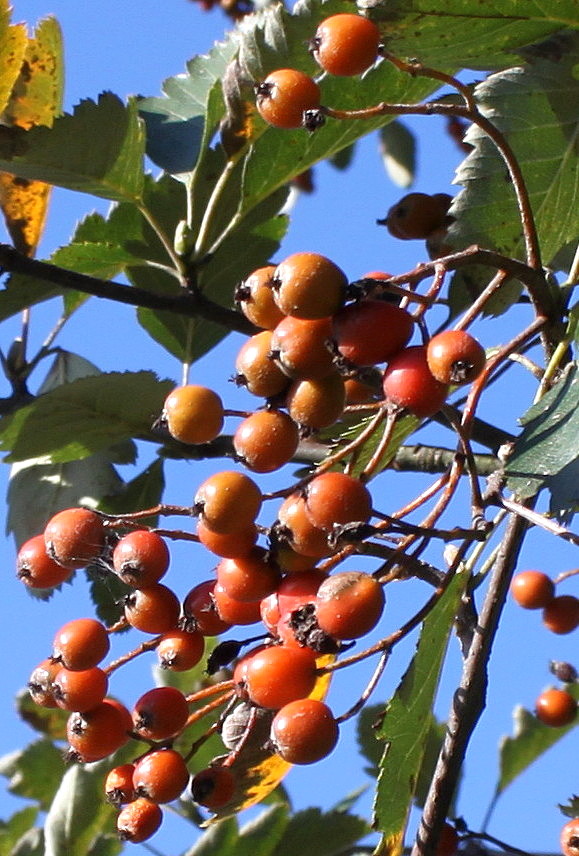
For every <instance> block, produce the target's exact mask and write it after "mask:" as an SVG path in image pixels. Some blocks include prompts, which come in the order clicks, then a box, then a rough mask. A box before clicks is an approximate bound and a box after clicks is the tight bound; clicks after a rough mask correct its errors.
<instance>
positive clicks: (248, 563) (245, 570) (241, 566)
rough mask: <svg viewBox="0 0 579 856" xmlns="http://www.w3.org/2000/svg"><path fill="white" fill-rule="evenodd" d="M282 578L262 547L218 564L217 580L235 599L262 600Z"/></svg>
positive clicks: (273, 589)
mask: <svg viewBox="0 0 579 856" xmlns="http://www.w3.org/2000/svg"><path fill="white" fill-rule="evenodd" d="M280 580H281V574H280V572H279V570H278V568H277V567H276V566H275V565H274V564H272V563H271V562H270V561H269V560H268V559H267V554H266V551H265V550H264V549H263V548H262V547H254V549H253V550H252V551H251V553H249V554H248V555H247V556H240V557H239V558H237V559H223V560H222V561H221V562H219V564H218V565H217V582H218V583H219V584H220V586H221V587H222V588H223V589H225V592H226V593H227V594H228V595H229V597H232V598H233V599H234V600H241V601H252V600H261V599H262V598H264V597H267V595H268V594H271V592H273V591H275V589H276V588H277V587H278V585H279V583H280Z"/></svg>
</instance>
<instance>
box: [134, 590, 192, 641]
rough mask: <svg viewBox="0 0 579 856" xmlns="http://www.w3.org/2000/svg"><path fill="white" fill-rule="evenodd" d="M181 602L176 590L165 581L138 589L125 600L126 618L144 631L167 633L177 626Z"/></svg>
mask: <svg viewBox="0 0 579 856" xmlns="http://www.w3.org/2000/svg"><path fill="white" fill-rule="evenodd" d="M180 613H181V604H180V603H179V599H178V597H177V595H176V594H175V592H174V591H173V590H172V589H170V588H168V587H167V586H164V585H163V583H154V584H153V585H151V586H148V587H147V588H145V589H137V590H136V591H134V592H133V593H132V594H130V595H128V597H127V598H126V600H125V618H126V619H127V621H128V622H129V624H130V625H131V627H136V629H137V630H141V631H142V632H143V633H167V631H169V630H173V629H174V628H175V627H176V626H177V622H178V621H179V615H180Z"/></svg>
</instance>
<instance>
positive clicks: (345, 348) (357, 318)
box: [332, 300, 414, 366]
mask: <svg viewBox="0 0 579 856" xmlns="http://www.w3.org/2000/svg"><path fill="white" fill-rule="evenodd" d="M332 326H333V337H334V340H335V342H336V345H337V347H338V350H339V351H340V353H341V354H342V355H343V356H344V357H346V359H348V360H350V361H351V362H352V363H355V364H356V365H358V366H373V365H376V363H384V362H386V361H387V360H389V359H391V358H392V357H393V356H394V354H397V353H398V351H401V350H402V348H404V347H405V346H406V345H407V344H408V342H409V341H410V337H411V336H412V330H413V328H414V320H413V318H412V316H411V315H410V313H409V312H407V311H406V310H405V309H401V308H400V307H399V306H395V305H394V304H393V303H387V302H386V301H385V300H360V301H359V302H358V303H351V304H350V305H349V306H345V307H344V308H343V309H340V311H339V312H337V313H336V314H335V316H334V318H333V322H332Z"/></svg>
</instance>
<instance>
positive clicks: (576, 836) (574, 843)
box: [561, 817, 579, 856]
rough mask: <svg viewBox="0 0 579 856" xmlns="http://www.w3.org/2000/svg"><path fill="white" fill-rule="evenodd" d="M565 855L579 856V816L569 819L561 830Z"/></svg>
mask: <svg viewBox="0 0 579 856" xmlns="http://www.w3.org/2000/svg"><path fill="white" fill-rule="evenodd" d="M561 852H562V853H563V856H579V817H574V818H573V819H572V820H569V821H567V823H566V824H565V826H564V827H563V829H562V830H561Z"/></svg>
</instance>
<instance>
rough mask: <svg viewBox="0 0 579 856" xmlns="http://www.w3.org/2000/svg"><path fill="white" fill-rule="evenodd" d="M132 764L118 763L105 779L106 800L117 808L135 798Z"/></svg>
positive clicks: (133, 766) (133, 768)
mask: <svg viewBox="0 0 579 856" xmlns="http://www.w3.org/2000/svg"><path fill="white" fill-rule="evenodd" d="M134 770H135V765H134V764H120V765H119V766H118V767H113V769H112V770H110V771H109V772H108V774H107V777H106V779H105V794H106V797H107V802H110V803H111V805H114V806H116V807H117V808H119V807H120V806H121V805H124V804H125V803H130V802H132V801H133V800H134V799H135V798H136V796H137V795H136V794H135V789H134V787H133V772H134Z"/></svg>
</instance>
